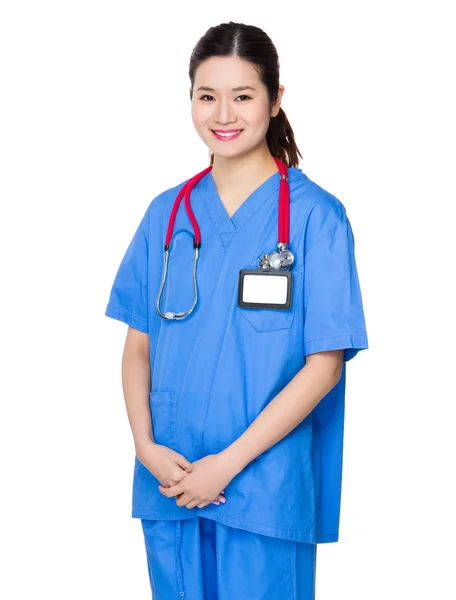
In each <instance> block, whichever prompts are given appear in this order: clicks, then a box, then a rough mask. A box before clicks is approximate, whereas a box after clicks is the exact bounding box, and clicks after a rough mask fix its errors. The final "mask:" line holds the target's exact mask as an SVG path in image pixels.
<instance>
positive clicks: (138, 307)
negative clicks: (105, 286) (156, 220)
mask: <svg viewBox="0 0 456 600" xmlns="http://www.w3.org/2000/svg"><path fill="white" fill-rule="evenodd" d="M149 209H150V206H149V207H148V209H147V210H146V212H145V214H144V216H143V218H142V219H141V222H140V223H139V225H138V227H137V229H136V231H135V233H134V235H133V238H132V239H131V241H130V244H129V245H128V248H127V250H126V252H125V254H124V256H123V258H122V260H121V263H120V265H119V267H118V269H117V273H116V275H115V278H114V282H113V284H112V288H111V292H110V295H109V301H108V304H107V306H106V309H105V315H106V316H107V317H111V318H113V319H117V320H119V321H122V322H124V323H126V324H127V325H129V326H131V327H134V328H135V329H139V331H142V332H144V333H148V323H149V315H148V268H149Z"/></svg>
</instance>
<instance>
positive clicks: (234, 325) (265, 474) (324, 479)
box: [105, 167, 368, 544]
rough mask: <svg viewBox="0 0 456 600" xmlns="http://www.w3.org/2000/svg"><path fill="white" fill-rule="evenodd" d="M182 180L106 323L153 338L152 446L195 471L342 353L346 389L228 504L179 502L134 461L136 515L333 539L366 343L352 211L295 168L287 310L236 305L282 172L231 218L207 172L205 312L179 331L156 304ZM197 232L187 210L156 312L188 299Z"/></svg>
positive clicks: (132, 256) (124, 272) (202, 196)
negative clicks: (348, 399)
mask: <svg viewBox="0 0 456 600" xmlns="http://www.w3.org/2000/svg"><path fill="white" fill-rule="evenodd" d="M184 183H185V182H182V183H180V184H179V185H177V186H176V187H173V188H171V189H168V190H166V191H165V192H163V193H161V194H160V195H158V196H157V197H156V198H155V199H154V200H153V201H152V202H151V203H150V204H149V206H148V207H147V210H146V212H145V214H144V216H143V218H142V220H141V222H140V224H139V226H138V228H137V230H136V232H135V234H134V236H133V239H132V240H131V243H130V245H129V247H128V249H127V251H126V253H125V255H124V257H123V259H122V261H121V264H120V266H119V268H118V271H117V274H116V276H115V279H114V283H113V286H112V290H111V294H110V298H109V302H108V305H107V307H106V311H105V314H106V315H107V316H109V317H112V318H114V319H118V320H120V321H123V322H124V323H127V324H128V325H130V326H131V327H134V328H136V329H139V330H140V331H143V332H145V333H148V334H149V342H150V363H151V373H152V382H151V392H150V408H151V414H152V423H153V432H154V437H155V441H156V442H157V443H159V444H164V445H166V446H169V447H170V448H173V449H174V450H176V451H177V452H179V453H181V454H182V455H184V456H185V457H186V458H187V459H188V460H189V461H190V462H193V461H195V460H198V459H200V458H202V457H204V456H206V455H208V454H214V453H217V452H220V451H222V450H223V449H225V448H226V447H227V446H229V445H230V444H231V443H232V442H234V441H235V440H236V439H237V438H238V437H239V436H240V435H241V434H242V433H243V432H244V431H245V430H246V429H247V427H248V426H249V425H250V424H251V423H252V422H253V421H254V420H255V418H256V417H257V416H258V414H259V413H260V412H261V411H262V410H263V408H264V407H265V406H266V405H267V404H268V403H269V402H270V401H271V400H272V399H273V398H274V397H275V396H276V395H277V394H278V393H279V392H280V391H281V390H282V389H283V388H284V387H285V386H286V385H287V384H288V382H289V381H290V380H291V379H292V378H293V377H294V376H295V375H296V374H297V373H298V371H299V370H300V369H301V368H302V367H303V366H304V364H305V361H306V356H307V355H309V354H312V353H315V352H321V351H325V350H336V349H344V364H343V371H342V376H341V379H340V381H339V382H338V383H337V385H336V386H335V387H334V388H333V389H332V390H331V391H330V392H329V393H328V394H327V395H326V396H325V397H324V398H323V399H322V400H321V401H320V402H319V404H318V405H317V407H316V408H315V409H314V410H313V411H312V412H311V413H310V414H309V415H308V416H307V417H306V418H305V419H304V420H303V421H302V422H301V423H300V424H299V425H298V426H297V427H296V428H295V429H294V430H293V431H291V432H290V433H289V434H288V435H287V436H285V437H284V438H283V439H282V440H280V441H279V442H278V443H276V444H275V445H274V446H272V447H271V448H269V449H268V450H266V451H265V452H263V453H262V454H261V455H260V456H258V457H257V458H256V459H254V460H253V461H252V462H251V463H249V464H248V465H247V466H246V467H245V468H244V469H243V470H242V471H241V473H239V474H238V475H237V476H236V477H235V478H234V479H233V480H232V481H231V482H230V483H229V484H228V485H227V486H226V487H225V497H226V499H227V502H226V504H221V505H220V506H216V505H214V504H209V505H208V506H206V507H204V508H201V509H200V508H198V507H195V508H192V509H191V510H189V509H187V508H186V507H185V506H182V507H180V506H177V505H176V502H175V498H167V497H166V496H163V495H162V494H161V493H160V491H159V490H158V483H159V482H158V481H157V479H156V478H155V477H154V476H153V475H152V474H151V473H150V471H148V469H146V467H144V465H142V463H141V462H140V461H139V460H138V459H137V457H136V456H135V464H134V479H133V498H132V500H133V502H132V516H133V517H136V518H140V519H150V520H162V519H166V520H182V519H194V518H195V517H199V516H201V517H206V518H208V519H213V520H214V521H217V522H218V523H220V524H223V525H226V526H230V527H233V528H237V529H242V530H245V531H248V532H251V533H252V534H261V535H265V536H271V537H275V538H281V539H284V540H289V541H296V542H308V543H312V544H316V543H322V542H336V541H337V540H338V532H339V515H340V499H341V478H342V447H343V428H344V402H345V377H346V363H347V362H348V361H349V360H351V359H352V358H353V357H354V356H355V355H356V354H357V353H358V352H359V351H360V350H362V349H365V348H367V347H368V339H367V333H366V326H365V319H364V313H363V304H362V298H361V290H360V285H359V280H358V273H357V268H356V261H355V253H354V238H353V232H352V228H351V225H350V222H349V219H348V217H347V214H346V210H345V207H344V205H343V204H342V203H341V202H340V201H339V200H338V199H337V198H336V197H335V196H333V195H332V194H330V193H329V192H327V191H326V190H324V189H323V188H322V187H320V186H319V185H317V184H316V183H315V182H313V181H312V180H310V179H309V178H308V177H307V176H306V175H305V174H304V173H303V172H302V171H301V169H299V168H296V167H292V168H290V169H289V187H290V201H291V204H290V249H291V250H292V251H293V253H294V255H295V263H294V264H293V266H292V273H293V295H292V307H291V309H290V310H279V309H260V308H258V309H252V308H240V307H238V306H237V293H238V276H239V271H240V269H245V268H255V267H257V266H258V262H259V260H260V258H261V256H262V255H263V254H264V253H269V252H271V251H273V250H276V249H277V209H278V194H279V173H278V172H277V173H275V174H274V175H272V176H271V177H269V178H268V179H267V180H266V181H265V182H264V183H263V184H262V185H260V186H259V187H258V188H257V189H256V190H255V191H254V192H253V193H252V194H251V195H250V196H249V197H248V198H247V199H246V200H245V201H244V202H243V204H242V205H241V206H240V207H239V208H238V210H237V211H236V212H235V213H234V215H233V216H232V217H231V218H230V217H229V216H228V214H227V212H226V210H225V208H224V206H223V203H222V201H221V199H220V196H219V194H218V192H217V188H216V186H215V182H214V179H213V177H212V172H211V171H210V172H209V173H207V174H206V175H205V176H204V177H203V178H202V179H201V180H200V181H199V182H198V184H197V185H196V186H195V188H194V189H193V191H192V196H191V204H192V209H193V212H194V214H195V216H196V219H197V221H198V224H199V227H200V231H201V250H200V256H199V260H198V267H197V280H198V303H197V306H196V308H195V309H194V311H193V312H192V314H191V316H189V317H188V318H187V319H184V320H183V321H165V320H163V319H161V317H160V316H159V315H158V313H157V311H156V308H155V302H156V298H157V293H158V290H159V286H160V282H161V277H162V268H163V246H164V242H165V237H166V230H167V227H168V219H169V215H170V213H171V210H172V206H173V203H174V201H175V198H176V196H177V193H178V191H179V190H180V188H181V186H182V185H183V184H184ZM192 243H193V230H192V227H191V223H190V221H189V218H188V215H187V212H186V211H185V207H184V205H183V202H182V203H181V206H180V208H179V211H178V214H177V218H176V222H175V227H174V236H173V240H172V242H171V250H170V259H169V265H168V279H167V283H166V286H165V289H164V290H163V294H162V300H161V309H162V312H166V311H168V310H171V311H174V312H178V311H186V310H188V308H189V307H190V306H191V304H192V302H193V285H192V265H193V247H192Z"/></svg>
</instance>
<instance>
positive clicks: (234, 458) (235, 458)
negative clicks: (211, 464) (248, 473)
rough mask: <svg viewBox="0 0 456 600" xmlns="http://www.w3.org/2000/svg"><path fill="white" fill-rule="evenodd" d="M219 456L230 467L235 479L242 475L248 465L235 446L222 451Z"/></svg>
mask: <svg viewBox="0 0 456 600" xmlns="http://www.w3.org/2000/svg"><path fill="white" fill-rule="evenodd" d="M219 455H220V457H221V458H222V460H223V461H225V462H226V464H227V465H228V468H229V470H230V471H231V472H232V474H233V477H234V476H236V475H237V474H238V473H240V472H241V471H242V469H243V468H244V467H245V466H246V464H247V463H246V462H245V460H244V457H243V456H242V454H241V452H240V451H239V449H238V448H237V447H236V446H234V445H233V444H231V446H228V447H227V448H225V450H222V451H221V452H220V453H219Z"/></svg>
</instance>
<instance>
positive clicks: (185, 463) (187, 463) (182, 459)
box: [176, 456, 192, 469]
mask: <svg viewBox="0 0 456 600" xmlns="http://www.w3.org/2000/svg"><path fill="white" fill-rule="evenodd" d="M176 462H177V464H178V465H180V466H181V467H183V468H184V469H187V468H188V467H191V466H192V463H191V462H190V461H189V460H187V459H186V458H185V456H180V457H179V458H178V459H177V460H176Z"/></svg>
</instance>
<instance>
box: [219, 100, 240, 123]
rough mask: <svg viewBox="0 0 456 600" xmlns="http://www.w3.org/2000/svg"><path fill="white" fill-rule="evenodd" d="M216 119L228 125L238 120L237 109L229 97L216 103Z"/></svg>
mask: <svg viewBox="0 0 456 600" xmlns="http://www.w3.org/2000/svg"><path fill="white" fill-rule="evenodd" d="M214 121H215V122H216V123H220V124H221V125H227V124H231V123H235V122H236V121H237V115H236V111H235V110H234V108H233V106H232V104H231V102H230V101H229V100H228V99H223V98H222V99H220V100H219V101H218V102H216V103H215V112H214Z"/></svg>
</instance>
